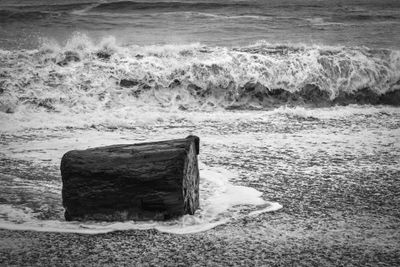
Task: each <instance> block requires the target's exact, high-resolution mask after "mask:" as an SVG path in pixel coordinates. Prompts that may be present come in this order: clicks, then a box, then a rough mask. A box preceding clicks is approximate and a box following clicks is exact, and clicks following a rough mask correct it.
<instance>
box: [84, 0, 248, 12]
mask: <svg viewBox="0 0 400 267" xmlns="http://www.w3.org/2000/svg"><path fill="white" fill-rule="evenodd" d="M248 6H250V4H249V3H246V2H230V3H227V2H225V3H221V2H178V1H175V2H135V1H118V2H109V3H100V4H98V5H96V6H94V7H92V8H91V9H90V11H93V12H129V11H134V10H140V11H143V10H154V9H155V10H160V9H162V10H183V9H184V10H188V9H189V10H204V9H215V8H225V7H248Z"/></svg>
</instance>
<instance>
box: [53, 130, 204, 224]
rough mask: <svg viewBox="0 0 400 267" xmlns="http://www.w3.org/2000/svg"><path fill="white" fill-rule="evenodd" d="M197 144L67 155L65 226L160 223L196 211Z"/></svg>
mask: <svg viewBox="0 0 400 267" xmlns="http://www.w3.org/2000/svg"><path fill="white" fill-rule="evenodd" d="M198 153H199V138H198V137H197V136H188V137H187V138H185V139H176V140H168V141H161V142H152V143H138V144H131V145H113V146H106V147H98V148H92V149H87V150H73V151H69V152H67V153H66V154H65V155H64V156H63V158H62V160H61V175H62V182H63V188H62V199H63V206H64V208H65V219H66V220H67V221H71V220H78V221H85V220H102V221H123V220H149V219H152V220H165V219H169V218H173V217H176V216H180V215H184V214H194V212H195V211H196V209H198V208H199V170H198V163H197V155H198Z"/></svg>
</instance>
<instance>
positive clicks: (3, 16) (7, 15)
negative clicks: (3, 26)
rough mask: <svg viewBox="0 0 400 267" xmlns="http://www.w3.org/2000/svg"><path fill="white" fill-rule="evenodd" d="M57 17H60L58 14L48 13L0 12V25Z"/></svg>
mask: <svg viewBox="0 0 400 267" xmlns="http://www.w3.org/2000/svg"><path fill="white" fill-rule="evenodd" d="M57 15H60V13H55V12H48V11H17V10H0V23H10V21H24V20H38V19H44V18H48V17H50V16H57Z"/></svg>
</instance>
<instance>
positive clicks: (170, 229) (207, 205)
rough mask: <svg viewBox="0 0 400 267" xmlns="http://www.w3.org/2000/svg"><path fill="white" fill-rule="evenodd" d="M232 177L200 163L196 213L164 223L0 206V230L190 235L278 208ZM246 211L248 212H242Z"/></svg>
mask: <svg viewBox="0 0 400 267" xmlns="http://www.w3.org/2000/svg"><path fill="white" fill-rule="evenodd" d="M234 176H235V174H234V173H232V172H229V171H228V170H225V169H223V168H215V167H214V168H212V167H208V166H206V165H204V164H200V177H201V179H200V205H201V207H200V210H198V211H196V213H195V215H184V216H182V217H180V218H178V219H175V220H171V221H165V222H156V221H150V222H135V221H127V222H115V223H110V222H85V223H83V222H66V221H63V220H61V219H60V220H39V219H37V214H35V212H34V211H33V210H32V209H30V208H28V207H22V206H18V207H16V206H12V205H10V204H1V205H0V228H2V229H10V230H32V231H44V232H68V233H84V234H98V233H107V232H111V231H119V230H133V229H138V230H145V229H156V230H159V231H160V232H166V233H174V234H190V233H197V232H202V231H206V230H209V229H212V228H214V227H216V226H218V225H221V224H224V223H226V222H228V221H231V220H234V219H239V218H241V217H244V216H255V215H259V214H261V213H265V212H271V211H276V210H279V209H280V208H282V206H281V205H280V204H279V203H276V202H269V201H265V200H264V199H263V198H262V193H261V192H259V191H257V190H256V189H254V188H250V187H246V186H238V185H233V184H232V183H231V182H230V179H232V178H234ZM246 209H249V210H250V211H246Z"/></svg>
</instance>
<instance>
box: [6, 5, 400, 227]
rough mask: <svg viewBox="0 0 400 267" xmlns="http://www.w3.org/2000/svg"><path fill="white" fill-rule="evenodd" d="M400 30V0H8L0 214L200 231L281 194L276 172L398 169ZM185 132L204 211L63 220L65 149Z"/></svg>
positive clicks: (29, 223) (39, 221)
mask: <svg viewBox="0 0 400 267" xmlns="http://www.w3.org/2000/svg"><path fill="white" fill-rule="evenodd" d="M399 32H400V1H399V0H352V1H349V0H329V1H328V0H248V1H235V0H221V1H199V0H187V1H186V0H176V1H161V0H151V1H146V0H141V1H90V0H87V1H77V0H2V1H0V126H1V127H0V131H1V132H0V133H1V135H0V226H2V227H5V228H13V227H14V228H19V229H36V230H38V229H42V230H43V229H44V230H46V229H53V230H56V231H64V230H65V231H78V232H79V231H81V232H85V231H86V229H90V230H88V231H89V232H96V231H100V232H101V231H103V232H104V231H110V230H115V229H130V228H157V229H161V230H165V231H169V232H179V233H186V232H195V231H201V230H205V229H208V228H210V227H213V226H215V225H218V224H222V223H225V222H226V221H229V220H231V219H233V218H237V217H238V216H250V214H251V216H253V215H254V214H259V213H262V212H266V211H271V210H276V209H278V208H279V207H281V206H280V205H279V204H277V203H275V202H268V201H266V200H264V199H269V197H268V194H267V193H268V192H269V190H268V186H269V185H268V183H267V182H265V180H264V178H265V177H268V175H270V174H271V173H275V174H276V175H278V176H279V175H287V176H296V175H298V176H307V177H306V178H307V179H309V177H311V178H310V179H319V178H320V174H321V172H317V171H322V172H323V173H325V174H329V173H330V172H332V175H333V176H335V175H339V176H340V175H346V174H348V173H351V172H355V171H356V170H357V168H358V165H357V164H359V163H360V162H359V161H358V157H359V156H360V155H364V156H365V157H364V158H363V159H362V164H363V166H365V168H366V169H368V170H367V171H371V172H374V173H379V171H381V172H382V173H384V172H385V171H387V170H389V171H392V172H391V173H390V174H388V175H396V173H398V171H399V166H398V165H396V160H395V159H396V158H397V159H398V157H399V156H400V146H399V144H400V140H399V138H400V137H399V135H400V134H399V129H400V124H399V121H400V110H399V108H398V106H399V105H400V34H399ZM188 134H196V135H199V136H200V138H201V140H202V145H203V146H204V147H203V148H202V155H201V156H200V157H201V161H202V162H203V163H204V165H202V166H203V173H204V176H203V179H202V181H203V184H201V194H202V196H203V198H202V203H204V205H203V209H202V211H201V212H200V213H199V214H197V215H196V216H194V217H190V216H189V217H185V218H184V219H183V220H184V221H179V222H178V221H174V222H171V223H169V224H168V225H159V224H144V225H136V224H124V225H112V226H107V225H103V224H102V225H97V224H96V225H91V226H88V225H85V226H80V225H79V224H67V223H65V222H63V216H62V212H63V209H62V206H61V195H60V188H61V183H60V174H59V169H58V166H59V161H60V158H61V156H62V155H63V153H65V152H66V151H68V150H70V149H75V148H87V147H93V146H96V145H108V144H114V143H132V142H137V141H144V140H159V139H165V138H174V137H185V136H186V135H188ZM332 151H333V152H332ZM365 153H367V154H365ZM368 153H369V154H368ZM282 155H284V156H282ZM285 155H286V156H287V155H289V156H290V157H286V156H285ZM315 157H316V158H318V160H317V163H318V164H317V163H315V162H316V161H315ZM293 159H296V160H293ZM307 159H308V160H307ZM350 159H354V162H353V161H352V160H350ZM355 159H357V161H356V160H355ZM302 160H305V161H304V162H303V161H302ZM270 163H273V164H274V165H273V166H274V168H272V167H271V165H270ZM316 166H317V167H316ZM215 168H216V169H215ZM220 168H223V170H221V169H220ZM271 168H272V169H271ZM318 168H320V169H318ZM317 169H318V170H317ZM378 169H379V170H378ZM264 170H268V173H269V174H265V173H263V171H264ZM230 172H231V173H233V174H227V173H230ZM254 184H257V186H258V187H257V190H259V191H257V190H255V189H254V188H252V187H253V186H254ZM239 185H240V186H239ZM236 186H237V187H236ZM238 192H239V193H238ZM237 194H242V196H243V199H244V200H243V202H237V201H236V202H235V197H236V196H237ZM263 194H264V195H263ZM215 199H217V200H218V201H222V202H221V203H223V205H222V204H221V206H220V207H219V208H215V206H213V201H214V200H215ZM187 225H189V228H185V227H186V226H187Z"/></svg>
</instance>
